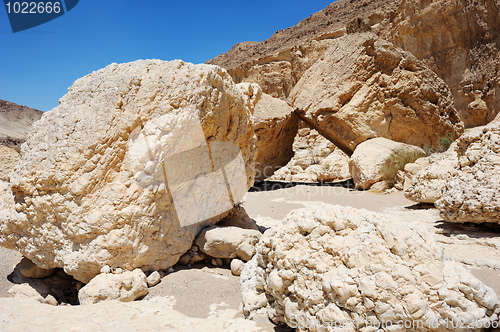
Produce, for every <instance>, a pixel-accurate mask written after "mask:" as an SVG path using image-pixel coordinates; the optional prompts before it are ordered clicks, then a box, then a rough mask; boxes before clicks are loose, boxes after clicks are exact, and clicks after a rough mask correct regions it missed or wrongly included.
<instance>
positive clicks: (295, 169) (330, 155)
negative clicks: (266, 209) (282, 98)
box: [269, 127, 351, 182]
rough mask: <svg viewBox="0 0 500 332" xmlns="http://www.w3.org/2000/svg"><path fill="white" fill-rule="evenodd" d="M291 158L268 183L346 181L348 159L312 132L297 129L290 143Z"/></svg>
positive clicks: (316, 133)
mask: <svg viewBox="0 0 500 332" xmlns="http://www.w3.org/2000/svg"><path fill="white" fill-rule="evenodd" d="M293 151H294V156H293V158H292V159H291V160H290V161H289V162H288V164H287V165H286V166H284V167H282V168H280V169H279V170H277V171H276V172H275V173H274V174H273V176H272V177H270V178H269V180H277V181H289V182H291V181H299V182H318V181H325V182H326V181H342V180H346V179H349V178H350V177H351V175H350V174H349V165H348V163H349V157H348V156H347V155H346V154H345V153H344V152H342V151H341V150H340V149H338V148H337V147H335V145H333V144H332V143H331V142H330V141H328V140H327V139H326V138H324V137H323V136H321V135H320V134H319V133H318V132H317V131H316V130H314V129H310V128H308V127H303V128H300V129H299V131H298V133H297V135H296V136H295V140H294V143H293Z"/></svg>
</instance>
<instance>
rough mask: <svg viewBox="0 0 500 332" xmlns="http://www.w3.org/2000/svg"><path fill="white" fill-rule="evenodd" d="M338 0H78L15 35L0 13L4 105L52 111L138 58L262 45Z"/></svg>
mask: <svg viewBox="0 0 500 332" xmlns="http://www.w3.org/2000/svg"><path fill="white" fill-rule="evenodd" d="M331 2H333V0H326V1H322V0H314V1H296V0H267V1H261V0H254V1H240V0H233V1H206V0H205V1H182V2H181V1H168V0H165V1H161V0H147V1H139V0H136V1H132V0H100V1H98V0H80V2H79V3H78V5H77V6H76V7H75V8H74V9H73V10H71V11H70V12H68V13H66V14H65V15H63V16H61V17H59V18H57V19H55V20H53V21H50V22H47V23H45V24H43V25H40V26H37V27H35V28H32V29H29V30H25V31H21V32H17V33H12V30H11V28H10V25H9V21H8V18H7V13H6V10H5V7H4V6H3V4H2V6H1V8H0V99H5V100H8V101H12V102H15V103H18V104H22V105H26V106H30V107H34V108H37V109H40V110H42V111H48V110H51V109H52V108H54V107H56V106H57V105H58V102H59V98H60V97H62V96H63V95H64V94H65V93H66V92H67V88H68V87H70V86H71V85H72V84H73V82H74V81H75V80H76V79H78V78H80V77H82V76H85V75H87V74H89V73H91V72H92V71H94V70H97V69H100V68H102V67H105V66H106V65H108V64H110V63H113V62H117V63H121V62H129V61H134V60H137V59H161V60H173V59H182V60H184V61H189V62H193V63H203V62H205V61H207V60H209V59H211V58H213V57H215V56H217V55H219V54H220V53H223V52H226V51H227V50H229V49H230V48H231V47H232V46H233V45H234V44H236V43H238V42H242V41H249V40H252V41H262V40H264V39H267V38H269V37H270V36H271V35H272V34H273V33H274V32H275V31H276V30H279V29H285V28H288V27H290V26H293V25H295V24H297V23H298V22H299V21H300V20H302V19H304V18H306V17H308V16H309V15H311V14H313V13H315V12H317V11H319V10H321V9H323V8H324V7H326V6H327V5H328V4H330V3H331Z"/></svg>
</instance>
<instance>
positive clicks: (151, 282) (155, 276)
mask: <svg viewBox="0 0 500 332" xmlns="http://www.w3.org/2000/svg"><path fill="white" fill-rule="evenodd" d="M160 281H161V275H160V272H158V271H154V272H153V273H151V274H150V275H148V277H147V279H146V282H147V283H148V286H149V287H153V286H155V285H157V284H158V283H159V282H160Z"/></svg>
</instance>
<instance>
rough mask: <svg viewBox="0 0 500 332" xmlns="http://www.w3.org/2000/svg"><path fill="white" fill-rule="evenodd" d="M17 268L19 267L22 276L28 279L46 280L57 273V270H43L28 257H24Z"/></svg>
mask: <svg viewBox="0 0 500 332" xmlns="http://www.w3.org/2000/svg"><path fill="white" fill-rule="evenodd" d="M17 266H18V267H19V272H21V274H22V275H23V276H25V277H26V278H36V279H39V278H45V277H48V276H51V275H53V274H54V273H55V272H56V269H42V268H40V267H38V266H36V265H35V264H34V263H33V262H32V261H30V260H29V259H27V258H26V257H23V259H22V260H21V262H20V263H19V264H18V265H17Z"/></svg>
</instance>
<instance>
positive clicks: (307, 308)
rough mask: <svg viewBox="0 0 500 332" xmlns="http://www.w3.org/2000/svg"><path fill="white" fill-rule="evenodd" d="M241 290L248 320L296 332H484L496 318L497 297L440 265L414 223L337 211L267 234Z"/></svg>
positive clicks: (293, 220)
mask: <svg viewBox="0 0 500 332" xmlns="http://www.w3.org/2000/svg"><path fill="white" fill-rule="evenodd" d="M241 282H242V283H241V290H242V300H243V305H244V308H243V311H244V313H245V314H246V315H247V316H250V317H252V316H254V315H258V314H267V315H268V316H269V318H270V319H271V320H273V321H274V322H275V323H284V324H287V325H288V326H291V327H297V328H298V330H321V331H333V330H335V329H334V327H335V326H337V327H339V326H340V324H344V326H346V330H349V331H358V330H363V328H366V329H367V330H370V328H373V327H377V326H380V324H384V323H385V324H387V325H388V324H391V325H393V326H398V324H400V323H398V322H403V324H404V323H405V322H406V323H407V324H408V323H409V324H412V323H413V324H419V325H418V326H419V328H416V329H417V330H420V331H422V330H425V331H452V330H454V328H453V326H452V325H451V323H452V322H455V324H456V323H459V324H466V325H467V324H479V325H478V326H479V327H480V326H487V324H491V323H492V321H496V320H497V319H498V313H499V312H500V303H499V301H498V299H497V295H496V294H495V292H494V291H493V290H492V289H491V288H489V287H487V286H485V285H484V284H483V283H482V282H481V281H479V280H478V279H476V278H475V277H474V276H473V275H472V274H471V273H470V272H469V271H468V270H466V269H465V268H464V267H463V266H462V265H461V264H459V263H456V262H454V261H450V260H447V259H445V257H444V256H443V251H442V249H441V248H440V247H439V246H438V244H437V242H436V241H435V240H434V238H433V236H432V235H431V234H430V232H429V231H428V229H427V228H426V227H425V226H423V225H421V223H418V222H413V223H409V224H407V223H404V222H402V221H398V220H388V219H387V217H385V216H384V215H382V214H377V213H373V212H369V211H366V210H356V209H354V208H350V207H343V206H332V205H323V206H321V207H317V208H314V209H311V208H306V209H300V210H296V211H293V212H291V213H290V214H289V215H288V216H287V217H286V218H285V223H284V225H283V226H282V227H281V228H274V229H271V230H269V231H267V232H265V233H264V235H263V236H262V238H261V240H260V241H259V243H258V245H257V253H256V255H255V256H254V257H253V258H252V259H251V260H250V261H249V262H248V263H246V264H245V267H244V269H243V271H242V274H241ZM495 311H496V313H495ZM335 324H337V325H335ZM399 326H400V327H401V325H399ZM410 326H415V325H410ZM455 326H456V325H455ZM403 327H404V325H403Z"/></svg>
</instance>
